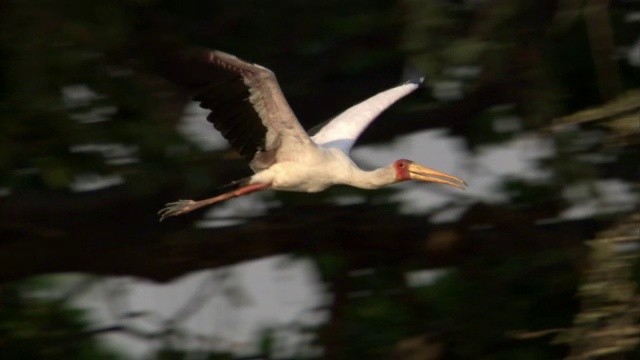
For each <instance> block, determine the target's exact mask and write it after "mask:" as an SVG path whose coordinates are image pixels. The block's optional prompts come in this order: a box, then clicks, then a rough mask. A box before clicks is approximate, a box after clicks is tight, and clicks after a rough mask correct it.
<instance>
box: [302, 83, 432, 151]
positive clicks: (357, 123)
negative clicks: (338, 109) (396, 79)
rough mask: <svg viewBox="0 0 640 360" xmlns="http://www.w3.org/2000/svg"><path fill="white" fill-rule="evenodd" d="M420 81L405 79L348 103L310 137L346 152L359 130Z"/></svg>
mask: <svg viewBox="0 0 640 360" xmlns="http://www.w3.org/2000/svg"><path fill="white" fill-rule="evenodd" d="M420 83H422V78H420V79H418V80H412V81H409V82H406V83H404V84H402V85H399V86H396V87H394V88H391V89H389V90H385V91H383V92H381V93H378V94H376V95H374V96H372V97H370V98H368V99H367V100H365V101H363V102H361V103H359V104H357V105H354V106H352V107H350V108H349V109H347V110H345V111H344V112H342V113H341V114H340V115H338V116H336V117H335V118H333V119H332V120H331V121H330V122H329V123H327V124H326V125H324V126H323V127H322V128H321V129H320V130H319V131H318V132H317V133H316V134H314V135H313V136H312V137H311V140H313V141H314V142H315V143H316V144H318V145H320V146H323V147H335V148H339V149H340V150H342V151H344V152H345V153H346V154H348V153H349V152H350V151H351V148H352V147H353V144H354V143H355V142H356V140H357V139H358V137H360V134H362V133H363V132H364V130H365V129H366V128H367V126H369V124H371V122H372V121H373V120H375V119H376V118H377V117H378V115H380V114H381V113H382V112H383V111H385V110H386V109H387V108H389V107H390V106H391V105H393V103H395V102H396V101H398V100H400V99H401V98H403V97H404V96H407V95H409V94H410V93H411V92H413V91H414V90H415V89H417V88H418V87H419V86H420Z"/></svg>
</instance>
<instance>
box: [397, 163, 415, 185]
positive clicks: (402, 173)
mask: <svg viewBox="0 0 640 360" xmlns="http://www.w3.org/2000/svg"><path fill="white" fill-rule="evenodd" d="M412 163H413V161H411V160H406V159H400V160H396V162H394V163H393V168H394V169H396V180H398V181H406V180H411V175H410V173H409V165H411V164H412Z"/></svg>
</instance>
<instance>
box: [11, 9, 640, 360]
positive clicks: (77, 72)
mask: <svg viewBox="0 0 640 360" xmlns="http://www.w3.org/2000/svg"><path fill="white" fill-rule="evenodd" d="M158 38H164V39H171V40H172V41H177V42H179V43H182V44H184V45H186V46H190V45H199V46H205V47H209V48H216V49H221V50H223V51H226V52H229V53H232V54H235V55H237V56H239V57H241V58H243V59H247V60H249V61H252V62H256V63H259V64H261V65H263V66H266V67H268V68H270V69H272V70H273V71H274V72H275V73H276V74H277V76H278V79H279V82H280V84H281V86H282V88H283V91H284V92H285V94H286V96H287V98H288V100H289V102H290V105H291V107H292V108H293V110H294V111H295V112H296V114H297V115H298V117H299V119H300V121H301V122H302V124H303V125H304V126H305V127H306V128H310V127H312V126H313V125H315V124H317V123H319V122H321V121H323V120H326V119H327V118H330V117H331V116H333V115H335V114H337V113H339V112H340V111H342V110H344V109H346V108H347V107H349V106H351V105H353V104H355V103H356V102H358V101H361V100H363V99H365V98H366V97H368V96H371V95H373V94H375V93H377V92H379V91H382V90H384V89H387V88H389V87H392V86H394V85H396V84H398V83H400V82H401V79H402V70H403V68H404V66H405V64H407V63H410V64H413V65H414V66H415V67H417V68H419V69H420V70H421V71H422V72H424V73H425V75H426V81H425V88H424V89H421V90H420V91H417V92H416V93H414V94H412V95H411V96H409V97H407V98H406V99H404V100H402V101H401V102H400V103H399V104H397V105H395V106H394V107H393V108H391V109H390V110H388V111H387V112H385V113H384V114H383V115H382V116H381V118H380V119H379V120H378V121H376V122H375V123H374V124H373V125H372V126H371V127H370V128H369V129H368V130H367V131H366V133H365V134H364V135H363V137H362V138H361V140H360V141H359V144H360V145H359V146H358V147H357V148H356V149H355V151H354V153H353V157H354V159H355V160H356V162H357V163H358V164H360V166H362V167H364V168H373V167H379V166H384V165H387V164H388V163H389V162H391V161H393V160H395V159H398V158H408V159H412V160H415V161H417V162H420V163H423V164H425V165H427V166H429V167H433V168H435V169H438V170H440V171H444V172H447V173H451V174H453V175H456V176H459V177H462V178H464V179H465V180H467V182H468V183H469V189H468V190H467V191H465V192H461V191H457V190H455V189H453V190H450V189H447V188H445V187H444V186H440V185H425V184H411V183H404V184H400V185H397V186H393V187H389V188H386V189H383V190H376V191H363V190H358V189H352V188H347V187H335V188H332V189H329V190H327V191H325V192H323V193H319V194H296V193H275V192H265V193H259V194H254V195H251V196H247V197H244V198H238V199H233V200H230V201H228V202H225V203H222V204H219V205H216V206H214V207H212V208H209V209H206V210H202V211H198V212H194V213H191V214H188V215H185V216H181V217H176V218H171V219H169V220H167V221H165V222H163V223H158V216H157V215H156V213H157V211H158V210H159V209H160V208H162V207H163V206H164V204H165V203H167V202H171V201H174V200H176V199H184V198H187V199H189V198H190V199H199V198H203V197H206V196H208V195H211V194H212V193H214V192H215V189H216V188H217V187H219V186H221V185H223V184H226V183H228V182H230V181H232V180H235V179H239V178H241V177H243V176H247V175H249V174H250V170H249V168H248V167H247V166H246V164H245V162H244V161H243V160H242V159H240V157H239V156H238V155H237V154H235V153H234V152H233V151H232V150H230V149H229V148H228V146H227V144H226V142H225V141H224V139H222V138H221V137H220V135H219V134H218V133H217V132H216V131H215V130H214V129H213V128H212V126H211V125H210V124H209V123H207V122H206V121H205V116H206V112H204V111H203V110H202V109H199V108H198V106H197V105H195V104H194V103H191V102H190V101H189V99H188V97H187V94H186V93H185V92H184V91H183V90H182V89H179V88H177V87H175V86H174V85H172V84H170V83H168V82H167V81H165V80H164V79H162V78H161V77H159V76H158V75H157V74H154V73H153V71H151V70H150V69H149V68H148V67H147V66H145V60H144V59H145V54H144V53H143V50H142V49H144V45H145V44H146V43H147V42H149V41H153V40H156V39H158ZM639 150H640V1H639V0H368V1H364V0H354V1H338V0H328V1H322V2H321V1H308V0H288V1H284V0H272V1H260V2H258V1H248V0H235V1H212V0H184V1H170V0H117V1H101V2H97V1H85V0H64V1H49V0H5V1H2V2H0V358H1V359H3V360H4V359H66V360H68V359H109V360H111V359H267V358H278V359H408V360H430V359H527V360H531V359H559V358H569V359H594V358H598V359H627V358H629V359H631V358H637V357H638V356H639V355H640V351H639V348H638V343H639V340H640V298H639V297H638V289H637V285H638V281H639V280H640V268H639V267H638V265H639V263H638V259H637V254H638V253H637V251H638V241H639V240H640V239H639V238H640V230H639V229H640V210H639V207H638V190H639V188H638V185H639V184H640V183H639V180H638V179H639V178H640V156H639V155H640V154H639Z"/></svg>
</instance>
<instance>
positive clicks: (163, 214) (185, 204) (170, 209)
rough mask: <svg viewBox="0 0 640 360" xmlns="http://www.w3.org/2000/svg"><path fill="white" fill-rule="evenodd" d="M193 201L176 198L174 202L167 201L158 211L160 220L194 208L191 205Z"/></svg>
mask: <svg viewBox="0 0 640 360" xmlns="http://www.w3.org/2000/svg"><path fill="white" fill-rule="evenodd" d="M195 203H196V202H195V201H193V200H178V201H176V202H171V203H168V204H167V205H166V207H165V208H164V209H162V210H160V211H158V215H160V221H162V220H164V219H166V218H168V217H171V216H178V215H182V214H186V213H188V212H189V211H191V210H194V209H195V207H193V205H194V204H195Z"/></svg>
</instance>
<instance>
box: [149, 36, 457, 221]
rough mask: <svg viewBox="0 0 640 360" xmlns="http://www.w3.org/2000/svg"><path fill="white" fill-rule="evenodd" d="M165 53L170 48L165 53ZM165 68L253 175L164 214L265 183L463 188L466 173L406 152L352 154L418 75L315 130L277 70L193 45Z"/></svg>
mask: <svg viewBox="0 0 640 360" xmlns="http://www.w3.org/2000/svg"><path fill="white" fill-rule="evenodd" d="M165 55H166V53H165ZM159 64H160V67H161V68H162V72H164V75H165V76H166V77H167V78H169V80H172V81H173V82H176V83H177V84H178V85H182V86H185V87H187V88H188V89H189V90H191V91H192V92H193V94H192V95H193V100H195V101H198V102H200V106H201V107H203V108H205V109H208V110H210V111H211V112H210V114H209V115H208V116H207V120H208V121H209V122H211V123H213V126H214V127H215V128H216V129H217V130H219V131H220V132H221V133H222V136H223V137H224V138H225V139H226V140H227V141H228V142H229V143H230V144H231V146H232V147H233V148H235V150H237V151H238V152H239V153H240V154H241V155H242V156H243V157H244V158H245V159H246V160H247V161H248V162H249V166H250V167H251V169H252V170H253V171H254V172H255V174H254V175H253V176H250V177H248V178H245V179H242V180H238V181H236V182H234V183H232V184H231V187H232V189H230V190H229V189H228V191H226V192H224V193H223V194H221V195H218V196H215V197H212V198H209V199H205V200H200V201H194V200H178V201H176V202H172V203H168V204H166V207H165V208H163V209H162V210H160V211H159V212H158V214H159V215H160V221H162V220H164V219H166V218H167V217H171V216H176V215H182V214H186V213H188V212H191V211H193V210H196V209H198V208H201V207H203V206H207V205H211V204H215V203H217V202H220V201H224V200H227V199H230V198H234V197H238V196H243V195H247V194H251V193H254V192H257V191H261V190H265V189H273V190H285V191H297V192H308V193H312V192H319V191H322V190H325V189H326V188H328V187H330V186H332V185H337V184H345V185H350V186H354V187H357V188H361V189H377V188H380V187H383V186H386V185H390V184H394V183H397V182H402V181H407V180H418V181H424V182H434V183H441V184H446V185H450V186H454V187H457V188H460V189H464V188H465V187H466V186H467V184H466V183H465V182H464V181H463V180H462V179H460V178H457V177H455V176H452V175H448V174H445V173H443V172H440V171H436V170H433V169H430V168H428V167H425V166H422V165H420V164H417V163H415V162H413V161H410V160H405V159H400V160H397V161H395V162H393V163H392V164H390V165H388V166H386V167H382V168H379V169H375V170H372V171H367V170H362V169H360V168H359V167H358V166H357V165H356V164H354V163H353V161H352V160H351V159H350V157H349V153H350V151H351V148H352V146H353V145H354V143H355V141H356V140H357V139H358V137H359V136H360V134H361V133H362V132H363V131H364V130H365V129H366V127H367V126H368V125H369V124H370V123H371V122H372V121H373V120H374V119H375V118H376V117H378V115H380V113H382V112H383V111H384V110H385V109H387V108H388V107H389V106H391V105H392V104H393V103H395V102H396V101H398V100H399V99H401V98H402V97H404V96H406V95H408V94H410V93H411V92H413V91H414V90H415V89H417V88H418V86H419V85H420V83H421V82H422V79H421V78H420V79H414V80H411V81H408V82H406V83H404V84H402V85H399V86H396V87H394V88H391V89H388V90H385V91H383V92H380V93H378V94H377V95H374V96H372V97H370V98H369V99H367V100H365V101H363V102H361V103H359V104H357V105H354V106H353V107H351V108H349V109H347V110H346V111H344V112H343V113H341V114H340V115H338V116H336V117H335V118H333V119H332V120H331V121H330V122H328V123H327V124H326V125H324V126H323V127H321V128H320V129H319V131H317V132H316V133H315V134H312V136H310V135H309V134H307V132H306V131H305V130H304V129H303V127H302V126H301V125H300V123H299V122H298V119H297V118H296V116H295V115H294V113H293V111H292V110H291V108H290V107H289V104H288V103H287V100H286V99H285V97H284V95H283V94H282V91H281V89H280V86H279V85H278V82H277V80H276V77H275V75H274V73H273V72H271V71H270V70H269V69H267V68H264V67H262V66H260V65H257V64H252V63H249V62H245V61H243V60H241V59H239V58H237V57H235V56H233V55H229V54H227V53H224V52H221V51H216V50H207V49H200V48H197V49H189V50H188V51H185V52H183V53H181V54H179V55H178V54H175V56H173V57H171V58H169V60H166V61H164V62H161V63H159Z"/></svg>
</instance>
